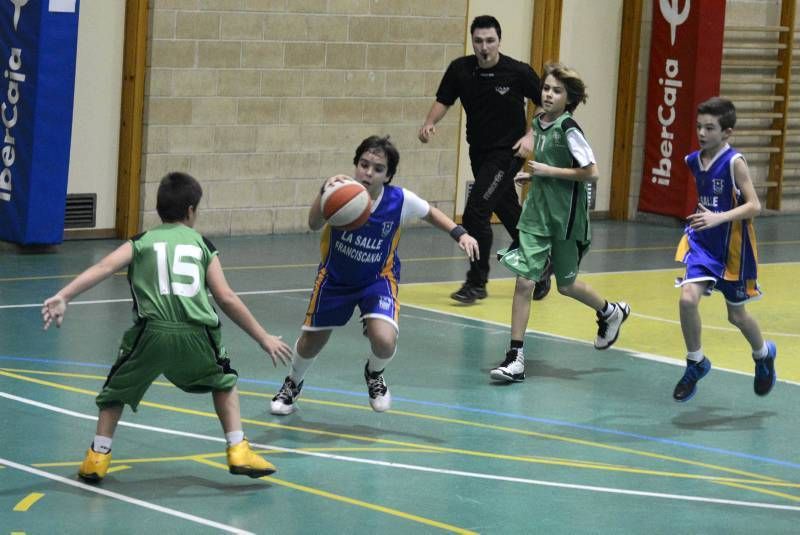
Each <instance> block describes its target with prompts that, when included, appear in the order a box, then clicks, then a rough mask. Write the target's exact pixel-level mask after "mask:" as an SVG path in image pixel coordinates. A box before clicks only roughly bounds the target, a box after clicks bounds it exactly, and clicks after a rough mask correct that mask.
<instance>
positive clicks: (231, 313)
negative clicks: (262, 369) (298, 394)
mask: <svg viewBox="0 0 800 535" xmlns="http://www.w3.org/2000/svg"><path fill="white" fill-rule="evenodd" d="M206 284H207V285H208V289H209V290H211V295H213V296H214V299H215V300H216V301H217V304H218V305H219V307H220V308H221V309H222V311H223V312H225V314H226V315H227V316H228V317H229V318H230V319H232V320H233V321H234V323H236V325H238V326H239V327H241V328H242V330H243V331H244V332H246V333H247V334H248V335H250V338H252V339H253V340H255V341H256V342H258V345H260V346H261V348H262V349H263V350H264V351H266V352H267V354H268V355H269V356H270V358H271V359H272V364H273V365H275V366H277V365H278V361H279V360H280V361H281V363H282V364H289V363H290V362H291V360H292V348H291V347H289V346H288V345H287V344H286V342H284V341H283V340H281V337H280V336H273V335H271V334H269V333H268V332H267V331H265V330H264V328H263V327H262V326H261V324H260V323H258V321H256V318H255V317H253V314H252V313H251V312H250V309H248V308H247V305H245V304H244V302H243V301H242V300H241V299H240V298H239V296H238V295H236V293H235V292H234V291H233V290H232V289H231V287H230V286H229V285H228V281H227V280H225V274H224V273H223V272H222V264H221V263H220V261H219V257H218V256H215V257H214V258H213V259H212V260H211V264H210V265H209V266H208V270H207V271H206Z"/></svg>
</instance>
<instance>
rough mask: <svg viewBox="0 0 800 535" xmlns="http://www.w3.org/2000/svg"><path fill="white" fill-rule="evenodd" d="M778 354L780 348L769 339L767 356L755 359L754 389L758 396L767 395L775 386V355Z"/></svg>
mask: <svg viewBox="0 0 800 535" xmlns="http://www.w3.org/2000/svg"><path fill="white" fill-rule="evenodd" d="M776 356H778V349H777V348H776V347H775V342H773V341H772V340H767V356H766V357H764V358H763V359H754V360H755V362H756V374H755V377H754V378H753V391H754V392H755V393H756V395H757V396H766V395H767V394H769V392H770V390H772V387H773V386H775V379H776V378H777V375H776V373H775V357H776Z"/></svg>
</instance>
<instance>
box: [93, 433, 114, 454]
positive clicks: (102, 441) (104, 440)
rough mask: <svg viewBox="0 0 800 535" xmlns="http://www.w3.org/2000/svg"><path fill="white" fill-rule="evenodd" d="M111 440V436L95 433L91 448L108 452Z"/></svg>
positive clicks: (100, 451) (98, 451)
mask: <svg viewBox="0 0 800 535" xmlns="http://www.w3.org/2000/svg"><path fill="white" fill-rule="evenodd" d="M111 440H112V439H111V437H104V436H101V435H95V436H94V442H92V449H93V450H94V451H96V452H97V453H103V454H105V453H108V452H110V451H111Z"/></svg>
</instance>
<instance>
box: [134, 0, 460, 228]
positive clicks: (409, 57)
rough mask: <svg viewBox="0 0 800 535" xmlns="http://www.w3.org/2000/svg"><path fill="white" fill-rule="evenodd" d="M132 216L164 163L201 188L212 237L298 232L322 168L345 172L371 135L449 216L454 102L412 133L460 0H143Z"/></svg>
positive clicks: (439, 70) (146, 221) (455, 31)
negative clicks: (392, 147)
mask: <svg viewBox="0 0 800 535" xmlns="http://www.w3.org/2000/svg"><path fill="white" fill-rule="evenodd" d="M149 7H150V28H149V31H150V38H149V43H148V62H147V85H146V95H145V114H144V123H145V125H144V149H143V152H144V154H143V163H142V169H143V172H142V177H143V178H142V179H143V184H142V186H143V187H142V203H141V206H142V216H143V217H142V224H143V227H144V228H148V227H150V226H152V225H154V224H156V223H157V222H158V216H157V214H156V212H155V192H156V189H157V185H158V181H159V180H160V178H161V177H162V176H163V175H164V174H165V173H166V172H168V171H171V170H183V171H187V172H189V173H191V174H193V175H194V176H196V177H197V178H198V179H199V180H200V181H201V183H202V185H203V188H204V197H203V201H202V202H201V206H200V209H201V213H200V218H199V224H198V229H199V230H200V231H201V232H204V233H206V234H209V235H240V234H265V233H285V232H301V231H305V230H306V229H307V227H306V217H307V211H308V206H309V205H310V203H311V201H312V200H313V198H314V195H315V193H316V192H317V190H318V189H319V186H320V184H321V182H322V180H323V179H324V178H325V177H327V176H330V175H333V174H337V173H348V174H349V173H352V170H353V165H352V159H353V153H354V150H355V147H356V146H357V145H358V143H359V142H360V141H361V140H362V139H363V138H365V137H367V136H369V135H371V134H381V135H385V134H389V135H391V136H392V139H393V140H394V142H395V143H396V144H397V146H398V148H399V149H400V166H399V169H398V173H397V176H396V178H395V181H396V183H397V184H400V185H403V186H405V187H408V188H410V189H412V190H413V191H415V192H417V193H418V194H420V195H421V196H422V197H423V198H426V199H428V200H429V201H431V202H432V203H433V204H434V205H436V206H438V207H439V208H441V209H442V210H444V212H445V213H447V214H449V215H452V214H453V209H454V199H455V186H456V181H455V171H456V162H457V150H458V120H459V117H460V109H454V110H451V112H450V113H448V115H447V116H446V117H445V119H444V120H443V121H442V122H441V123H440V125H439V127H438V129H437V130H438V135H437V136H436V137H435V139H434V141H433V142H432V143H429V144H428V145H422V144H421V143H420V142H419V141H418V140H417V139H416V132H417V129H418V128H419V125H420V124H422V121H423V119H424V117H425V114H426V113H427V111H428V108H429V107H430V105H431V104H432V102H433V98H434V94H435V92H436V88H437V87H438V83H439V80H440V78H441V76H442V74H443V72H444V69H445V68H446V66H447V65H448V63H449V62H450V61H452V60H453V59H455V58H456V57H458V56H460V55H463V53H464V35H465V31H466V28H465V25H466V23H467V21H466V13H467V0H150V6H149Z"/></svg>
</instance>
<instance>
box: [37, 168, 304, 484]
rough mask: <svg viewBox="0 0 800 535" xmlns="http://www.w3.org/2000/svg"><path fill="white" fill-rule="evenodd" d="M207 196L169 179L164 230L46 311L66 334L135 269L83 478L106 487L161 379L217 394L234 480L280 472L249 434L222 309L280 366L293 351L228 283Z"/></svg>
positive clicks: (189, 181)
mask: <svg viewBox="0 0 800 535" xmlns="http://www.w3.org/2000/svg"><path fill="white" fill-rule="evenodd" d="M202 195H203V190H202V188H201V187H200V184H199V183H198V182H197V180H195V179H194V178H193V177H191V176H189V175H187V174H184V173H169V174H168V175H166V176H165V177H164V178H163V179H162V180H161V183H160V185H159V188H158V194H157V202H156V209H157V211H158V215H159V217H161V220H162V221H163V224H161V225H159V226H157V227H155V228H153V229H151V230H149V231H147V232H144V233H142V234H139V235H138V236H134V237H133V238H131V239H130V240H128V241H126V242H125V243H124V244H122V245H121V246H119V247H118V248H117V249H116V250H115V251H113V252H112V253H110V254H109V255H108V256H106V257H105V258H103V259H102V260H100V262H98V263H97V264H95V265H94V266H92V267H90V268H89V269H87V270H86V271H84V272H83V273H81V274H80V275H78V277H76V278H75V280H73V281H72V282H70V283H69V284H68V285H67V286H65V287H64V288H63V289H61V290H60V291H59V292H58V293H57V294H56V295H54V296H53V297H50V298H49V299H47V300H46V301H45V302H44V307H43V308H42V318H43V320H44V328H45V329H47V328H48V327H49V326H50V324H51V323H52V322H55V323H56V326H58V327H61V323H62V322H63V320H64V314H65V313H66V309H67V303H69V302H70V301H71V300H72V299H73V298H74V297H76V296H78V295H79V294H81V293H83V292H85V291H86V290H88V289H90V288H92V287H93V286H95V285H97V284H98V283H100V282H101V281H103V280H105V279H107V278H108V277H110V276H112V275H113V274H114V273H116V272H117V271H119V270H120V269H123V268H125V267H126V266H127V267H128V282H129V283H130V287H131V294H132V296H133V310H134V325H133V327H131V328H130V329H128V330H127V331H126V332H125V334H124V335H123V337H122V343H121V345H120V348H119V354H118V357H117V361H116V363H115V364H114V366H113V367H112V368H111V371H110V372H109V374H108V379H106V382H105V384H104V385H103V389H102V391H101V392H100V394H98V396H97V398H96V400H95V401H96V403H97V406H98V407H99V408H100V413H99V417H98V420H97V434H96V435H95V437H94V441H93V442H92V445H91V447H90V448H89V449H88V451H87V452H86V458H85V459H84V461H83V463H82V464H81V466H80V468H79V469H78V475H79V476H80V477H81V478H82V479H84V480H86V481H92V482H97V481H100V480H101V479H103V477H105V475H106V473H107V472H108V467H109V464H110V463H111V441H112V437H113V436H114V431H115V430H116V427H117V423H118V422H119V419H120V417H121V416H122V410H123V408H124V407H125V405H126V404H127V405H130V407H131V409H133V410H134V411H136V409H137V407H138V405H139V402H140V401H141V400H142V397H144V394H145V392H146V391H147V389H148V388H149V387H150V385H151V384H152V383H153V381H154V380H155V379H156V378H157V377H158V376H159V375H160V374H162V373H163V374H164V376H165V377H166V378H167V379H168V380H169V381H170V382H172V383H173V384H174V385H175V386H177V387H178V388H180V389H181V390H183V391H185V392H190V393H207V392H211V395H212V397H213V400H214V408H215V410H216V412H217V416H218V417H219V420H220V423H221V424H222V429H223V431H224V433H225V438H226V440H227V444H228V448H227V457H228V469H229V471H230V473H232V474H239V475H247V476H250V477H261V476H265V475H268V474H271V473H273V472H275V467H274V466H273V465H272V464H270V463H269V462H267V461H265V460H264V459H262V458H261V457H259V456H258V455H256V454H255V453H253V452H252V450H251V449H250V445H249V444H248V442H247V439H245V438H244V432H243V431H242V423H241V416H240V412H239V393H238V391H237V389H236V382H237V374H236V370H234V369H232V368H231V367H230V360H229V359H228V356H227V351H226V350H225V347H224V346H223V345H222V336H221V333H220V321H219V317H218V316H217V313H216V311H215V310H214V307H213V306H212V305H211V303H210V302H209V299H208V294H207V290H211V294H212V295H213V296H214V299H215V300H216V302H217V304H218V305H219V306H220V308H222V310H223V311H224V312H225V314H227V315H228V317H229V318H231V319H232V320H233V321H234V322H235V323H236V324H237V325H238V326H239V327H241V328H242V329H243V330H244V331H245V332H246V333H247V334H249V335H250V337H252V338H253V340H255V341H256V342H258V344H259V345H260V346H261V348H262V349H263V350H264V351H266V352H267V354H268V355H269V356H270V357H271V358H272V362H273V364H277V362H278V361H281V362H283V363H284V364H285V363H287V362H288V361H289V358H290V357H291V348H290V347H289V346H288V345H286V343H285V342H283V341H281V339H280V337H277V336H273V335H271V334H268V333H267V332H266V331H265V330H264V329H263V328H262V327H261V325H259V323H258V322H257V321H256V319H255V318H254V317H253V315H252V314H251V313H250V311H249V310H248V308H247V306H246V305H245V304H244V303H243V302H242V300H241V299H239V296H237V295H236V293H234V291H233V290H232V289H231V287H230V286H228V283H227V281H226V280H225V275H224V273H223V271H222V264H221V263H220V260H219V255H218V253H217V250H216V248H215V247H214V245H213V244H212V243H211V242H210V241H208V240H207V239H206V238H204V237H203V236H202V235H200V234H199V233H198V232H197V231H196V230H194V228H193V227H194V223H195V221H196V219H197V205H198V204H199V203H200V198H201V197H202Z"/></svg>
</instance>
